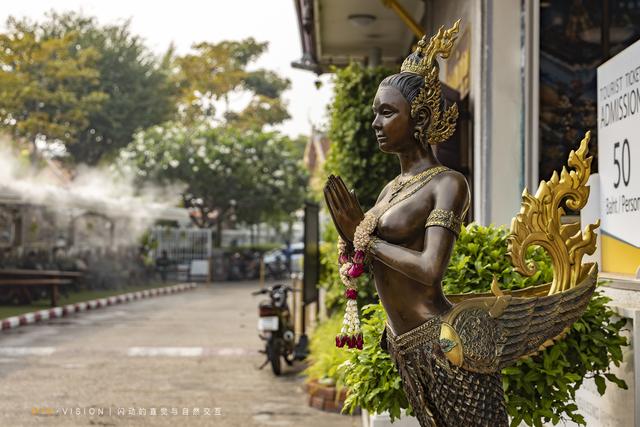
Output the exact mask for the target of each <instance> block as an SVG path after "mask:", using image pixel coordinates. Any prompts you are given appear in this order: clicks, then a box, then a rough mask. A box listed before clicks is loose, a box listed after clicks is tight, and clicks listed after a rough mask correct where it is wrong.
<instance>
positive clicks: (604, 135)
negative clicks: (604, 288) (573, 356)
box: [598, 41, 640, 275]
mask: <svg viewBox="0 0 640 427" xmlns="http://www.w3.org/2000/svg"><path fill="white" fill-rule="evenodd" d="M598 171H599V175H600V216H601V221H602V225H601V229H602V245H601V250H602V269H603V270H604V271H608V272H612V273H622V274H630V275H636V272H637V271H638V268H639V267H640V41H637V42H636V43H634V44H632V45H631V46H629V47H628V48H627V49H625V50H624V51H622V52H621V53H619V54H618V55H616V56H615V57H613V58H612V59H610V60H609V61H607V62H606V63H604V64H602V65H601V66H600V67H598Z"/></svg>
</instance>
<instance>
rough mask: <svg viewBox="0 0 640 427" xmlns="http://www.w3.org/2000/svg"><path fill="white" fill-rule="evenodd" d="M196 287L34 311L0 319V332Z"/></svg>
mask: <svg viewBox="0 0 640 427" xmlns="http://www.w3.org/2000/svg"><path fill="white" fill-rule="evenodd" d="M197 286H198V285H196V284H195V283H183V284H180V285H173V286H167V287H164V288H154V289H146V290H144V291H138V292H129V293H127V294H122V295H115V296H112V297H108V298H99V299H94V300H91V301H85V302H78V303H75V304H68V305H65V306H62V307H54V308H50V309H48V310H40V311H35V312H33V313H26V314H21V315H20V316H13V317H7V318H6V319H2V323H1V325H0V330H5V329H13V328H17V327H18V326H23V325H31V324H33V323H36V322H40V321H41V320H48V319H56V318H59V317H64V316H68V315H70V314H73V313H80V312H83V311H87V310H95V309H96V308H102V307H107V306H110V305H115V304H121V303H125V302H129V301H134V300H137V299H143V298H150V297H155V296H160V295H169V294H174V293H177V292H183V291H188V290H190V289H194V288H196V287H197Z"/></svg>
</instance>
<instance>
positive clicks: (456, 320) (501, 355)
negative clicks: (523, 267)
mask: <svg viewBox="0 0 640 427" xmlns="http://www.w3.org/2000/svg"><path fill="white" fill-rule="evenodd" d="M596 282H597V269H596V267H595V266H592V268H591V270H590V271H589V274H588V275H587V277H585V278H584V280H583V281H582V282H580V283H579V284H578V285H577V286H575V287H574V288H572V289H570V290H567V291H564V292H559V293H556V294H552V295H546V296H540V297H517V296H514V295H500V296H492V297H478V298H471V299H467V300H465V301H463V302H461V303H459V304H456V305H455V306H454V308H453V309H452V310H451V311H450V312H449V313H448V314H447V315H446V316H445V317H444V318H443V326H442V329H441V333H440V346H441V348H442V349H443V351H444V353H445V356H447V358H448V359H449V361H450V362H451V363H452V364H454V365H456V366H460V367H462V368H463V369H466V370H469V371H472V372H479V373H492V372H499V371H500V370H502V369H503V368H505V367H506V366H509V365H510V364H512V363H514V362H516V361H517V360H518V359H520V358H522V357H525V356H529V355H532V354H535V353H536V352H538V351H539V350H541V349H543V348H545V347H547V346H548V345H550V344H552V342H553V340H554V339H556V338H558V337H559V336H561V335H562V333H563V331H565V330H566V329H567V328H569V327H570V326H571V325H572V324H573V322H575V321H576V320H578V318H580V316H581V315H582V313H583V312H584V310H585V309H586V308H587V305H588V304H589V300H590V299H591V295H592V294H593V291H594V289H595V287H596Z"/></svg>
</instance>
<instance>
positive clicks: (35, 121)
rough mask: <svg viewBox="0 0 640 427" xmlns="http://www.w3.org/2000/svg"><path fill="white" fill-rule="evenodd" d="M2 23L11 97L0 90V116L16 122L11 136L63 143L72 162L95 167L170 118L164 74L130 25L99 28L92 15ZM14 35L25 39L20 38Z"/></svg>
mask: <svg viewBox="0 0 640 427" xmlns="http://www.w3.org/2000/svg"><path fill="white" fill-rule="evenodd" d="M8 24H9V25H8V31H7V32H6V33H5V34H2V36H1V37H0V39H1V40H2V44H3V46H4V47H5V48H7V49H8V50H7V49H5V48H3V49H2V50H3V52H5V56H4V57H3V58H0V63H3V64H11V66H9V67H5V69H4V71H3V73H2V74H3V75H1V76H0V82H1V81H3V80H7V81H9V82H12V83H11V85H7V89H9V88H13V89H11V90H17V93H13V92H12V91H11V90H0V106H2V110H3V111H4V113H3V114H0V115H1V116H4V115H5V114H6V115H7V116H11V117H13V118H15V119H16V123H15V125H13V126H11V130H12V132H13V133H14V135H16V136H23V137H25V138H27V139H34V138H36V137H38V138H45V139H46V140H47V141H48V142H61V143H63V144H64V147H65V148H66V152H67V154H69V155H70V157H69V160H71V161H72V162H73V163H87V164H91V165H94V164H96V163H98V161H100V160H101V159H102V158H103V157H105V156H107V157H109V156H113V155H115V154H116V153H117V152H118V150H119V149H120V148H122V147H124V146H126V145H127V144H128V143H129V142H131V137H132V135H133V133H134V132H135V131H136V130H138V129H140V128H145V127H148V126H151V125H154V124H157V123H161V122H163V121H165V120H167V119H169V118H170V117H171V116H172V114H173V113H174V111H175V99H174V95H175V94H176V93H177V91H176V90H175V89H174V88H173V87H172V85H171V81H170V79H169V75H168V74H169V70H168V69H165V68H163V67H162V66H161V64H160V63H159V61H157V60H156V58H154V57H153V56H152V55H151V53H150V51H149V50H148V49H147V48H146V47H145V46H144V44H143V42H142V40H141V39H140V38H139V37H138V36H136V35H134V34H132V33H131V31H130V28H129V23H128V22H125V23H123V24H120V25H106V26H102V25H99V24H98V23H97V21H96V19H95V18H93V17H87V16H83V15H82V14H78V13H73V12H71V13H65V14H56V13H55V12H51V13H50V14H49V15H48V16H47V18H46V19H45V20H44V21H42V22H36V23H33V22H30V21H28V20H26V19H23V20H15V19H12V18H10V19H9V21H8ZM16 33H18V34H20V33H21V34H24V35H25V36H26V37H24V38H23V39H22V41H20V40H21V39H20V38H17V37H14V36H15V34H16ZM54 49H57V51H56V50H54ZM62 50H65V51H66V52H65V53H63V52H62ZM13 51H15V52H21V54H20V55H15V53H11V52H13ZM27 52H29V53H27ZM54 58H55V60H54ZM43 70H45V71H44V72H43ZM18 82H19V83H18ZM76 82H77V83H76ZM0 86H2V84H1V83H0ZM27 87H28V88H31V89H30V90H29V91H26V92H25V88H27ZM36 101H37V102H36Z"/></svg>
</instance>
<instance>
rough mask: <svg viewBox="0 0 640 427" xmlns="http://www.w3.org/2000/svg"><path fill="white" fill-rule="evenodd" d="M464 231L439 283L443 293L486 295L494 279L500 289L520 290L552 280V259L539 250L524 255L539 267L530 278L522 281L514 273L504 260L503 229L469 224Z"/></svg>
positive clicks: (519, 276)
mask: <svg viewBox="0 0 640 427" xmlns="http://www.w3.org/2000/svg"><path fill="white" fill-rule="evenodd" d="M465 231H466V232H463V233H460V236H459V237H458V240H457V241H456V245H455V246H454V248H453V253H452V254H451V260H450V261H449V268H448V270H447V273H446V275H445V277H444V279H443V281H442V286H443V288H444V290H445V292H446V293H448V294H463V293H467V292H488V291H489V286H490V285H491V281H492V279H493V275H496V277H497V278H498V283H499V284H500V288H503V289H521V288H526V287H527V286H531V285H536V284H540V283H547V282H550V281H551V280H552V279H553V270H552V268H551V259H550V258H549V256H548V255H547V253H546V252H545V251H544V250H543V249H542V248H540V247H532V248H530V249H529V250H528V252H527V258H528V259H529V260H531V261H533V262H535V264H536V265H537V266H538V271H537V272H536V273H535V274H534V275H533V276H531V277H524V276H522V275H520V274H518V273H517V272H516V271H515V270H514V269H513V266H512V265H511V260H510V259H509V258H508V257H507V235H508V232H507V230H506V229H505V228H504V227H482V226H480V225H477V224H472V225H469V226H467V229H466V230H465Z"/></svg>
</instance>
